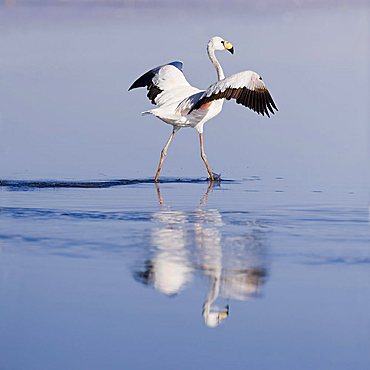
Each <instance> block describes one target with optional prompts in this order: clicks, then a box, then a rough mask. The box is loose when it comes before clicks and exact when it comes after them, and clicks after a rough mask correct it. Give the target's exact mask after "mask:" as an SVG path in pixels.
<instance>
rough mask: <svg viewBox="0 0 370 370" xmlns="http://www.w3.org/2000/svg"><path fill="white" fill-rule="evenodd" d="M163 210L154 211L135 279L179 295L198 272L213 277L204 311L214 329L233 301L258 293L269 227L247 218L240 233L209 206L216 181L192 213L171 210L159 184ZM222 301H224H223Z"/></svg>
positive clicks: (159, 199) (203, 307)
mask: <svg viewBox="0 0 370 370" xmlns="http://www.w3.org/2000/svg"><path fill="white" fill-rule="evenodd" d="M156 188H157V195H158V201H159V204H160V210H159V211H158V212H156V213H154V214H153V215H152V221H153V222H154V223H155V224H156V227H154V228H153V229H151V231H150V234H151V235H150V238H149V239H150V242H149V243H148V245H147V246H146V256H145V255H144V256H143V261H142V262H141V263H139V264H138V265H139V267H138V268H137V269H136V270H135V271H134V273H133V275H134V278H135V279H136V280H137V281H138V282H140V283H142V284H144V285H148V286H151V287H153V288H154V289H155V290H157V291H158V292H160V293H162V294H164V295H167V296H175V295H177V294H179V293H180V292H181V291H182V290H183V289H184V288H185V287H186V286H187V285H188V284H189V283H190V282H191V280H192V279H193V278H194V277H196V276H200V277H206V278H207V279H208V280H209V284H208V294H207V296H206V298H205V300H204V302H203V306H202V315H203V319H204V322H205V324H206V325H207V326H208V327H212V328H215V327H217V326H218V325H220V323H221V322H222V321H224V320H226V319H227V317H228V316H229V307H230V303H229V301H230V300H239V301H246V300H248V299H249V298H252V297H257V296H258V295H259V294H258V293H259V288H260V287H261V286H262V285H263V284H264V283H265V281H266V277H267V261H266V254H267V253H266V252H267V247H266V243H265V233H266V232H265V230H264V229H265V228H264V227H263V225H260V224H259V222H258V221H255V220H253V221H250V222H249V223H246V225H245V228H244V229H243V231H242V232H240V229H239V228H238V229H237V232H235V229H234V228H233V226H235V225H232V223H231V225H228V224H227V223H226V222H225V221H224V220H223V217H222V214H221V213H220V211H219V210H218V209H207V208H206V205H207V201H208V196H209V194H210V191H211V189H212V185H209V186H208V189H207V191H206V193H205V194H204V196H203V197H202V198H201V200H200V204H199V206H198V207H197V208H196V209H195V211H194V212H190V213H189V212H183V211H177V210H173V209H172V208H171V206H170V205H168V204H166V203H165V201H164V198H163V196H162V194H161V190H160V187H159V185H157V186H156ZM221 299H222V300H224V303H223V304H222V305H220V304H219V303H217V302H218V301H219V300H221Z"/></svg>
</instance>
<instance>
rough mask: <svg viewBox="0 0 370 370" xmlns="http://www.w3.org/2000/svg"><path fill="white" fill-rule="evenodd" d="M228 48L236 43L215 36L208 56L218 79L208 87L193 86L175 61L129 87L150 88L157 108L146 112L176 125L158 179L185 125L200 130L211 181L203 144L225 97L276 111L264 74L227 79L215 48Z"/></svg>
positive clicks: (258, 109) (259, 109)
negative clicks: (203, 88) (175, 139)
mask: <svg viewBox="0 0 370 370" xmlns="http://www.w3.org/2000/svg"><path fill="white" fill-rule="evenodd" d="M217 50H218V51H222V50H228V51H229V52H231V53H233V52H234V48H233V46H232V44H231V43H230V42H228V41H225V40H224V39H222V38H221V37H217V36H216V37H212V38H211V39H210V40H209V42H208V45H207V52H208V56H209V58H210V60H211V62H212V64H213V65H214V67H215V69H216V72H217V77H218V81H217V82H216V83H214V84H212V85H211V86H210V87H209V88H208V89H207V90H200V89H198V88H196V87H193V86H191V85H190V84H189V82H188V81H187V80H186V78H185V76H184V74H183V72H182V66H183V64H182V62H179V61H175V62H172V63H168V64H165V65H162V66H159V67H157V68H154V69H152V70H150V71H148V72H146V73H145V74H144V75H142V76H141V77H139V78H138V79H137V80H136V81H135V82H134V83H133V84H132V85H131V87H130V88H129V90H132V89H135V88H138V87H146V88H147V90H148V94H147V96H148V98H149V99H150V101H151V102H152V103H153V104H155V105H157V108H154V109H151V110H148V111H145V112H143V114H152V115H154V116H156V117H158V118H159V119H161V120H162V121H164V122H166V123H168V124H170V125H172V126H173V131H172V134H171V136H170V138H169V139H168V141H167V143H166V145H165V146H164V148H163V150H162V153H161V159H160V162H159V165H158V169H157V173H156V175H155V181H156V182H157V181H158V176H159V173H160V171H161V169H162V164H163V160H164V157H165V156H166V154H167V150H168V147H169V145H170V143H171V141H172V139H173V137H174V135H175V133H176V132H177V131H178V130H179V129H180V128H182V127H193V128H195V129H196V130H197V131H198V133H199V139H200V151H201V157H202V159H203V161H204V164H205V165H206V168H207V171H208V174H209V179H210V181H213V180H214V175H213V173H212V171H211V169H210V167H209V165H208V162H207V158H206V155H205V152H204V147H203V126H204V124H205V123H206V122H207V121H209V120H210V119H212V118H213V117H215V116H216V115H218V114H219V113H220V112H221V110H222V105H223V103H224V100H225V99H226V100H230V99H234V100H236V102H237V103H238V104H242V105H244V106H246V107H248V108H250V109H252V110H253V111H255V112H257V113H258V114H262V115H265V114H266V115H267V116H268V117H270V114H269V113H272V114H274V109H275V110H277V107H276V105H275V103H274V101H273V99H272V97H271V95H270V93H269V91H268V90H267V88H266V86H265V84H264V82H263V81H262V78H261V76H259V75H258V74H257V73H256V72H253V71H244V72H239V73H236V74H234V75H231V76H229V77H227V78H225V75H224V72H223V70H222V67H221V65H220V63H219V61H218V60H217V58H216V56H215V51H217Z"/></svg>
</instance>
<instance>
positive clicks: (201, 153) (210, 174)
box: [199, 133, 214, 182]
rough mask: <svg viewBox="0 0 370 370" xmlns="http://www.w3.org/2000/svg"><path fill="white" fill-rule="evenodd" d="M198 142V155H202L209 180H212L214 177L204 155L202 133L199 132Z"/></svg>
mask: <svg viewBox="0 0 370 370" xmlns="http://www.w3.org/2000/svg"><path fill="white" fill-rule="evenodd" d="M199 144H200V156H201V157H202V159H203V162H204V164H205V165H206V168H207V171H208V174H209V181H211V182H213V180H214V177H213V173H212V171H211V168H210V167H209V164H208V162H207V156H206V152H205V151H204V146H203V134H202V133H199Z"/></svg>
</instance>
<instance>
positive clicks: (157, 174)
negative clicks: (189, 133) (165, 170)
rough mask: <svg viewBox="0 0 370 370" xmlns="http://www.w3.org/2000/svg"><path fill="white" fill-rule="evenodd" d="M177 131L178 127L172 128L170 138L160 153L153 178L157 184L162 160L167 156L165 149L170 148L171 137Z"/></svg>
mask: <svg viewBox="0 0 370 370" xmlns="http://www.w3.org/2000/svg"><path fill="white" fill-rule="evenodd" d="M178 130H179V127H174V128H173V131H172V134H171V136H170V138H169V139H168V141H167V143H166V145H165V146H164V148H163V149H162V152H161V159H160V160H159V165H158V169H157V173H156V174H155V178H154V181H155V182H158V176H159V174H160V172H161V169H162V164H163V161H164V158H165V157H166V154H167V149H168V147H169V146H170V144H171V141H172V139H173V137H174V136H175V134H176V132H177V131H178Z"/></svg>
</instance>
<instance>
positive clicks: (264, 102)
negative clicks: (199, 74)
mask: <svg viewBox="0 0 370 370" xmlns="http://www.w3.org/2000/svg"><path fill="white" fill-rule="evenodd" d="M217 99H226V100H230V99H235V100H236V102H237V103H238V104H242V105H244V106H245V107H248V108H250V109H251V110H253V111H255V112H257V113H258V114H262V115H263V116H264V115H265V114H266V115H267V116H268V117H270V114H269V112H270V113H272V114H275V112H274V109H275V110H276V111H277V110H278V109H277V107H276V105H275V103H274V101H273V99H272V96H271V95H270V93H269V91H268V90H267V88H266V86H265V84H264V82H263V81H262V77H260V76H259V75H258V74H257V73H256V72H253V71H245V72H240V73H236V74H234V75H231V76H230V77H227V78H224V79H223V80H221V81H218V82H216V83H214V84H213V85H211V86H210V87H209V88H208V89H207V90H206V91H205V92H204V93H203V95H202V96H201V97H200V98H199V99H198V100H197V101H196V102H195V103H194V105H193V106H192V107H191V109H190V110H189V113H191V112H192V111H193V110H197V109H200V108H202V106H203V105H204V104H207V103H209V102H211V101H213V100H217Z"/></svg>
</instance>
